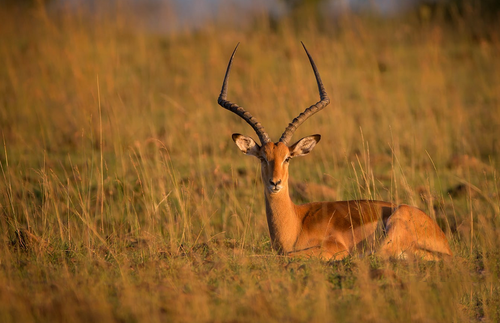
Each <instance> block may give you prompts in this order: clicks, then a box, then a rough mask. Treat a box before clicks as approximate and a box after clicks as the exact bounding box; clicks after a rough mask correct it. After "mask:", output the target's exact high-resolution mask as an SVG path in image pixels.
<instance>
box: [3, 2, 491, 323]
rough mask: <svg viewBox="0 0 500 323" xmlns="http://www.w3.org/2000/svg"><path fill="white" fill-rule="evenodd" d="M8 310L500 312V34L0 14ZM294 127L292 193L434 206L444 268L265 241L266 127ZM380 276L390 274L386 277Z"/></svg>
mask: <svg viewBox="0 0 500 323" xmlns="http://www.w3.org/2000/svg"><path fill="white" fill-rule="evenodd" d="M0 19H1V21H2V27H1V28H0V39H1V40H0V134H1V141H2V143H1V146H2V147H1V153H0V166H1V173H0V321H1V322H6V323H7V322H160V321H177V322H193V321H194V322H229V321H230V322H255V321H266V322H274V321H276V322H277V321H291V322H323V321H324V322H333V321H339V322H364V321H366V322H464V321H465V322H467V321H473V322H476V321H477V322H498V321H499V320H500V239H499V238H498V237H499V236H500V207H499V205H500V203H499V201H500V195H499V178H498V177H499V174H498V169H499V164H500V140H499V138H500V60H499V59H498V58H499V57H500V34H499V32H498V31H499V30H500V29H499V28H498V27H499V26H498V25H496V26H488V25H483V24H481V23H480V20H479V19H477V17H474V16H473V15H471V17H469V18H464V19H458V20H456V21H455V22H454V23H452V24H450V23H445V22H444V21H441V20H439V19H438V20H437V21H432V20H428V21H425V20H419V19H417V18H416V16H415V17H407V18H406V19H392V20H388V21H380V20H377V19H373V18H360V17H356V16H347V17H344V18H341V19H340V18H339V21H337V22H336V23H335V24H333V23H332V24H331V25H328V24H327V25H326V27H325V26H323V27H321V28H319V27H317V26H316V25H315V24H314V23H312V22H307V21H306V22H304V23H303V24H302V25H300V26H297V25H292V24H291V23H289V22H287V21H282V22H280V23H279V24H278V25H274V24H270V23H269V20H268V19H267V18H266V17H262V18H258V19H257V20H256V23H255V24H254V25H252V26H246V27H245V28H243V27H241V28H228V27H224V26H223V25H218V24H212V25H210V26H207V28H205V29H203V30H200V31H178V32H177V33H175V34H170V35H165V34H159V33H154V32H150V31H149V32H148V31H145V30H144V29H141V28H134V24H133V22H132V18H131V16H129V15H128V14H127V13H126V12H121V11H119V10H118V11H117V12H114V14H113V15H108V16H94V17H93V19H90V18H89V16H88V15H85V14H84V13H83V12H79V11H75V12H73V13H66V14H59V15H56V16H51V15H48V14H47V13H46V12H44V11H43V10H39V9H36V8H34V9H27V10H24V11H22V12H21V11H18V10H8V9H0ZM301 40H302V41H304V43H305V44H306V46H307V47H308V49H309V51H310V52H311V54H312V55H313V57H314V59H315V61H316V64H317V65H318V68H319V70H320V73H321V76H322V78H323V82H324V84H325V87H326V89H327V91H328V93H329V95H330V97H331V100H332V103H331V105H330V106H328V107H327V108H326V109H325V110H324V111H321V112H320V113H319V114H317V115H315V116H314V117H312V118H311V119H309V120H308V121H307V122H306V123H305V124H304V125H303V126H301V128H299V129H298V131H297V133H296V135H295V136H294V139H299V138H301V137H303V136H306V135H310V134H314V133H320V134H322V140H321V143H320V144H319V145H318V146H317V148H316V149H315V151H314V152H313V153H312V154H311V155H310V156H307V157H305V158H302V159H297V160H294V161H293V162H292V166H291V168H290V171H291V177H292V178H293V180H294V182H293V183H292V184H293V185H292V186H293V187H292V191H293V192H294V196H293V198H294V200H295V201H296V202H306V201H311V200H312V201H315V200H321V199H329V200H335V199H337V200H344V199H358V198H371V199H383V200H388V201H394V202H396V203H407V204H412V205H416V206H418V207H420V208H422V209H423V210H425V211H426V212H427V213H428V214H430V215H431V216H432V217H434V218H436V220H437V221H438V223H439V224H440V226H441V227H442V228H443V230H444V231H445V232H446V234H447V236H448V238H449V241H450V245H451V247H452V250H453V252H454V254H455V255H454V257H453V258H452V259H450V260H449V261H445V262H438V263H423V262H418V261H417V262H403V261H398V262H384V261H382V260H381V259H379V258H377V257H376V256H367V257H354V256H353V257H349V258H348V259H346V260H344V261H340V262H330V263H326V262H322V261H320V260H317V259H302V260H297V259H290V258H286V257H282V256H279V255H277V254H275V253H274V252H273V251H272V250H271V248H270V240H269V233H268V229H267V223H266V218H265V206H264V198H263V194H262V191H263V189H262V186H261V183H260V177H259V176H260V175H259V168H258V162H257V161H256V160H254V159H253V158H251V157H247V156H243V155H241V153H240V152H239V150H238V149H237V148H236V146H235V145H234V143H233V142H232V140H231V134H232V133H234V132H240V133H243V134H246V135H250V136H253V137H254V138H255V135H254V133H253V132H252V129H251V128H250V127H249V126H248V125H247V124H246V123H245V122H244V121H242V120H241V119H239V118H238V117H236V116H235V115H233V114H232V113H230V112H228V111H226V110H224V109H222V108H221V107H219V106H218V105H217V101H216V100H217V97H218V94H219V91H220V86H221V83H222V79H223V75H224V71H225V68H226V64H227V60H228V58H229V56H230V53H231V51H232V49H233V48H234V46H235V45H236V43H237V42H241V45H240V48H239V50H238V53H237V55H236V58H235V62H234V66H233V70H232V75H231V79H230V83H229V98H230V99H231V100H234V101H235V102H238V103H239V104H241V105H242V106H244V107H246V108H247V109H248V110H249V111H251V113H252V114H253V115H254V116H256V117H257V119H259V121H261V122H262V123H263V125H264V126H265V128H266V130H267V131H268V133H269V134H270V136H271V137H272V138H273V140H277V139H278V138H279V135H280V134H281V133H282V131H283V130H284V128H285V126H286V125H287V124H288V122H290V121H291V119H292V118H293V117H295V116H296V115H298V114H299V113H300V112H301V111H303V110H304V109H305V108H306V107H308V106H309V105H310V104H312V103H315V102H316V101H317V99H318V95H317V89H316V88H315V86H316V84H315V81H314V75H313V73H312V71H311V68H310V65H309V62H308V61H307V57H306V55H305V53H304V52H303V49H302V47H301V45H300V41H301ZM379 273H385V274H383V275H379Z"/></svg>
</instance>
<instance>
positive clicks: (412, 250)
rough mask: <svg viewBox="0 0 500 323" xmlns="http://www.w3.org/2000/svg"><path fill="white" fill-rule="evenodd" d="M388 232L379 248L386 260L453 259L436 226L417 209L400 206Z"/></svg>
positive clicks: (387, 224)
mask: <svg viewBox="0 0 500 323" xmlns="http://www.w3.org/2000/svg"><path fill="white" fill-rule="evenodd" d="M386 230H387V236H386V237H385V239H384V240H383V241H382V244H381V247H380V254H381V255H382V256H384V257H390V258H400V259H401V258H402V259H405V258H408V257H417V258H421V259H424V260H438V259H441V257H442V256H444V255H448V256H451V255H452V252H451V250H450V247H449V245H448V241H447V239H446V236H445V234H444V233H443V231H442V230H441V229H440V228H439V226H438V225H437V223H436V222H435V221H434V220H432V219H431V218H430V217H429V216H428V215H427V214H425V213H424V212H423V211H422V210H419V209H417V208H415V207H411V206H408V205H401V206H399V207H398V208H397V209H396V210H395V211H394V213H393V214H392V215H391V216H390V217H389V218H388V220H387V223H386Z"/></svg>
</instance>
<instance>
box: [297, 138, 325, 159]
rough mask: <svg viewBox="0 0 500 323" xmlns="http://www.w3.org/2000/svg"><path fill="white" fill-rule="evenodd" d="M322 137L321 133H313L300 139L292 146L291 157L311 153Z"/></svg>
mask: <svg viewBox="0 0 500 323" xmlns="http://www.w3.org/2000/svg"><path fill="white" fill-rule="evenodd" d="M320 139H321V136H320V135H312V136H308V137H304V138H302V139H300V140H299V141H297V142H296V143H294V144H293V145H292V146H291V147H290V157H299V156H305V155H307V154H309V153H310V152H311V150H313V148H314V146H316V144H317V143H318V142H319V141H320Z"/></svg>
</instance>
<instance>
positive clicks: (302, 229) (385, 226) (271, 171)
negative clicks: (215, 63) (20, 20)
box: [218, 46, 452, 260]
mask: <svg viewBox="0 0 500 323" xmlns="http://www.w3.org/2000/svg"><path fill="white" fill-rule="evenodd" d="M237 48H238V46H236V48H235V49H234V51H233V54H232V55H231V58H230V60H229V64H228V67H227V70H226V75H225V77H224V82H223V85H222V90H221V94H220V96H219V99H218V103H219V104H220V105H221V106H222V107H223V108H225V109H228V110H230V111H232V112H234V113H236V114H237V115H238V116H240V117H241V118H243V119H244V120H245V121H246V122H247V123H248V124H249V125H250V126H251V127H252V128H253V129H254V130H255V132H256V134H257V136H258V137H259V139H260V143H261V144H260V145H259V144H258V143H256V142H255V141H254V140H253V139H252V138H250V137H247V136H243V135H241V134H233V136H232V137H233V140H234V142H235V143H236V145H237V146H238V148H239V149H240V150H241V151H242V152H243V153H245V154H247V155H251V156H254V157H257V158H258V159H259V160H260V162H261V175H262V182H263V184H264V197H265V200H266V215H267V223H268V226H269V233H270V236H271V241H272V246H273V248H274V249H275V250H277V251H279V252H280V253H282V254H286V255H290V256H317V257H321V258H323V259H328V260H329V259H342V258H344V257H346V256H348V255H350V254H353V253H359V252H363V253H371V252H378V254H380V255H382V256H384V257H394V258H407V257H418V258H423V259H426V260H434V259H439V258H441V257H442V256H445V255H448V256H451V255H452V252H451V250H450V247H449V245H448V241H447V239H446V236H445V234H444V233H443V231H442V230H441V229H440V228H439V226H438V225H437V224H436V222H435V221H434V220H432V219H431V218H430V217H429V216H428V215H427V214H425V213H424V212H423V211H421V210H419V209H418V208H416V207H412V206H408V205H399V206H397V205H395V204H392V203H390V202H383V201H372V200H354V201H336V202H314V203H308V204H303V205H296V204H294V203H293V202H292V200H291V198H290V194H289V191H288V176H289V173H288V165H289V162H290V160H291V159H292V158H295V157H299V156H304V155H307V154H309V153H310V152H311V151H312V149H313V148H314V147H315V146H316V144H317V143H318V142H319V141H320V139H321V136H320V135H317V134H316V135H312V136H308V137H304V138H302V139H300V140H299V141H297V142H296V143H294V144H293V145H289V144H288V142H289V141H290V139H291V137H292V135H293V133H294V132H295V130H296V129H297V127H298V126H300V125H301V124H302V123H303V122H304V121H305V120H306V119H308V118H309V117H310V116H312V115H313V114H315V113H316V112H318V111H320V110H321V109H323V108H324V107H325V106H327V105H328V104H329V103H330V99H329V98H328V95H327V94H326V91H325V88H324V86H323V83H322V81H321V78H320V75H319V73H318V70H317V68H316V65H315V63H314V61H313V59H312V57H311V55H310V54H309V52H308V51H307V49H306V48H305V46H304V49H305V51H306V54H307V56H308V58H309V61H310V63H311V66H312V68H313V71H314V74H315V76H316V82H317V84H318V90H319V94H320V101H319V102H317V103H316V104H314V105H312V106H310V107H309V108H307V109H306V110H305V111H304V112H302V113H301V114H300V115H299V116H298V117H297V118H295V119H294V120H293V121H292V122H291V123H290V124H289V125H288V127H287V128H286V129H285V132H284V133H283V135H282V136H281V138H280V140H279V141H278V142H277V143H274V142H272V141H271V139H270V138H269V136H268V135H267V133H266V132H265V130H264V127H263V126H262V125H261V124H260V123H259V122H258V121H257V120H256V119H255V118H254V117H253V116H252V115H251V114H250V113H249V112H247V111H246V110H245V109H243V108H242V107H240V106H238V105H237V104H235V103H232V102H230V101H228V100H227V81H228V76H229V72H230V70H231V64H232V61H233V58H234V54H235V52H236V49H237Z"/></svg>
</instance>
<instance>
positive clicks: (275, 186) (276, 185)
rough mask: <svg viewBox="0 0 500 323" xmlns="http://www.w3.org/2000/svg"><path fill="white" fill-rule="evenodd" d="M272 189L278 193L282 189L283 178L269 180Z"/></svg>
mask: <svg viewBox="0 0 500 323" xmlns="http://www.w3.org/2000/svg"><path fill="white" fill-rule="evenodd" d="M269 184H271V185H270V189H271V191H272V192H273V193H278V192H279V191H280V190H281V185H280V184H281V179H279V180H277V181H273V180H272V179H270V180H269Z"/></svg>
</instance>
